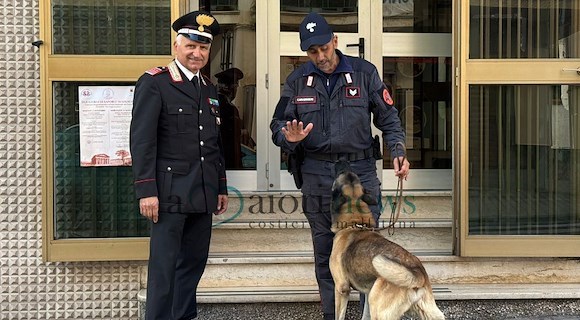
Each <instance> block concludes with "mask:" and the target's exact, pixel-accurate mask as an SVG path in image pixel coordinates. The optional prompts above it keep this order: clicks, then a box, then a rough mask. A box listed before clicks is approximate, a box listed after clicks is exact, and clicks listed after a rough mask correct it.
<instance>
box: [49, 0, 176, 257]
mask: <svg viewBox="0 0 580 320" xmlns="http://www.w3.org/2000/svg"><path fill="white" fill-rule="evenodd" d="M169 1H170V10H171V19H172V20H175V19H177V17H179V13H180V12H185V4H183V3H180V2H182V1H179V0H169ZM51 8H52V3H51V1H40V2H39V14H40V39H43V44H42V46H41V47H40V108H41V111H40V114H41V159H42V161H41V162H42V163H41V173H42V257H43V261H45V262H47V261H50V262H53V261H120V260H147V258H148V255H149V239H148V237H131V238H86V239H59V240H56V239H55V216H54V154H53V150H54V137H53V136H54V118H53V111H54V106H53V83H54V82H62V81H67V82H77V81H78V82H86V81H103V82H107V83H111V82H136V81H137V79H138V78H139V76H141V75H142V74H143V72H144V70H147V69H149V68H151V66H160V65H166V64H167V62H168V61H171V59H172V58H173V57H172V56H171V55H147V56H146V55H71V54H52V43H53V40H52V14H51V13H52V10H51ZM173 35H174V34H173V33H172V36H173ZM87 61H90V63H87ZM78 70H84V72H83V73H79V72H78Z"/></svg>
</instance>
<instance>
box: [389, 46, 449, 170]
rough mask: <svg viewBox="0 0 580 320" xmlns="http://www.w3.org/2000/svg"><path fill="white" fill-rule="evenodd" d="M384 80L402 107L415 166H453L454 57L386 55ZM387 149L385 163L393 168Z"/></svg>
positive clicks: (411, 160)
mask: <svg viewBox="0 0 580 320" xmlns="http://www.w3.org/2000/svg"><path fill="white" fill-rule="evenodd" d="M383 81H384V82H385V84H386V85H387V87H388V88H389V89H390V90H391V92H392V96H393V98H394V101H395V107H396V108H397V109H398V110H399V117H400V118H401V123H402V125H403V128H404V130H405V132H406V135H407V141H406V146H407V156H408V159H409V162H411V167H412V168H413V169H451V152H452V149H451V141H452V134H451V129H452V116H451V111H452V109H451V58H450V57H425V58H410V57H385V58H383ZM383 150H384V151H385V152H384V156H383V158H384V160H385V161H384V162H383V166H384V168H385V169H386V168H389V169H390V168H392V167H393V163H392V161H391V156H390V154H389V152H388V149H387V148H386V146H384V147H383Z"/></svg>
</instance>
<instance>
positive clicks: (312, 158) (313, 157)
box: [270, 13, 409, 319]
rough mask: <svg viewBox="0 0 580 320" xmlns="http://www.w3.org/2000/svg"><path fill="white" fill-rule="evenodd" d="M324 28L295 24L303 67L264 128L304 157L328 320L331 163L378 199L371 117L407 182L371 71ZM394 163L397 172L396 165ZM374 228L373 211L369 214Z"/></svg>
mask: <svg viewBox="0 0 580 320" xmlns="http://www.w3.org/2000/svg"><path fill="white" fill-rule="evenodd" d="M337 45H338V38H337V36H336V35H334V33H333V32H332V29H331V27H330V26H329V25H328V23H327V22H326V20H325V19H324V18H323V17H322V16H320V15H319V14H316V13H311V14H309V15H307V16H306V18H304V20H303V21H302V23H301V24H300V48H301V49H302V51H306V53H307V55H308V57H309V58H310V61H309V62H307V63H305V64H303V65H302V66H300V67H299V68H297V69H296V70H295V71H294V72H293V73H292V74H290V75H289V76H288V78H287V79H286V83H285V84H284V89H283V92H282V97H281V98H280V101H279V102H278V105H277V106H276V111H275V113H274V117H273V119H272V122H271V124H270V129H271V130H272V134H273V135H272V140H273V141H274V143H275V144H276V145H278V146H280V147H281V148H282V149H283V150H284V151H286V152H287V153H292V152H293V151H294V150H296V148H297V146H299V145H300V146H301V147H303V149H304V152H305V155H304V156H305V157H304V161H303V163H302V168H301V169H302V178H303V179H302V180H303V182H302V183H303V184H302V189H301V190H302V194H303V197H302V207H303V210H304V213H305V214H306V218H307V219H308V222H309V224H310V229H311V233H312V241H313V244H314V258H315V273H316V279H317V281H318V286H319V291H320V296H321V300H322V311H323V314H324V319H334V281H333V280H332V275H331V273H330V270H329V266H328V262H329V257H330V252H331V249H332V240H333V233H332V232H331V231H330V227H331V217H330V197H331V187H332V183H333V181H334V178H335V171H336V170H335V164H336V163H337V161H347V162H349V164H350V167H351V169H352V170H353V171H354V172H355V173H356V174H357V175H358V176H359V177H360V179H361V181H362V183H363V185H364V187H365V189H366V190H367V191H368V192H370V193H371V194H372V195H373V196H374V197H375V199H379V197H380V192H381V187H380V182H379V179H378V177H377V172H376V160H375V158H374V157H373V148H372V146H373V138H372V134H371V124H370V122H371V114H373V116H374V117H373V122H374V124H375V126H376V127H377V128H378V129H380V130H381V131H382V133H383V138H384V140H385V141H386V142H387V146H388V148H389V149H390V151H391V155H392V157H393V163H394V168H395V174H396V175H397V176H400V177H406V176H407V174H408V172H409V162H408V161H407V160H406V159H405V157H404V150H403V149H402V148H396V147H395V146H396V145H397V144H399V143H404V141H405V135H404V132H403V130H402V128H401V124H400V120H399V117H398V115H397V114H398V112H397V109H396V108H394V107H393V100H392V99H391V96H390V94H389V91H388V90H387V88H386V87H385V84H384V83H383V82H382V81H381V79H380V77H379V74H378V72H377V69H376V67H375V66H374V65H372V64H370V63H369V62H367V61H365V60H363V59H360V58H355V57H350V56H346V55H344V54H342V52H340V51H339V50H337ZM399 161H401V163H402V165H401V166H400V165H399ZM371 211H372V212H373V214H374V215H375V219H377V220H378V218H379V214H380V209H379V206H378V205H376V206H371Z"/></svg>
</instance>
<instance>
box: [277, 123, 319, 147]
mask: <svg viewBox="0 0 580 320" xmlns="http://www.w3.org/2000/svg"><path fill="white" fill-rule="evenodd" d="M313 127H314V125H313V124H312V123H309V124H308V125H307V126H306V128H305V127H304V123H302V121H300V122H298V120H296V119H294V120H292V121H288V122H286V127H283V128H282V133H283V134H284V137H286V141H288V142H298V141H302V140H304V138H306V136H307V135H308V134H309V133H310V131H311V130H312V128H313Z"/></svg>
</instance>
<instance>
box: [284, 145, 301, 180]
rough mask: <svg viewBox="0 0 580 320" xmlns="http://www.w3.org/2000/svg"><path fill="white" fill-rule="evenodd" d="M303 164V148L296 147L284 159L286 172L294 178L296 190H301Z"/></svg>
mask: <svg viewBox="0 0 580 320" xmlns="http://www.w3.org/2000/svg"><path fill="white" fill-rule="evenodd" d="M303 162H304V148H303V147H302V146H301V145H298V146H296V148H295V149H294V152H292V153H289V154H288V157H287V159H286V165H287V166H288V172H290V174H291V175H292V177H293V178H294V184H296V188H298V189H300V188H302V182H303V180H302V163H303Z"/></svg>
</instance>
